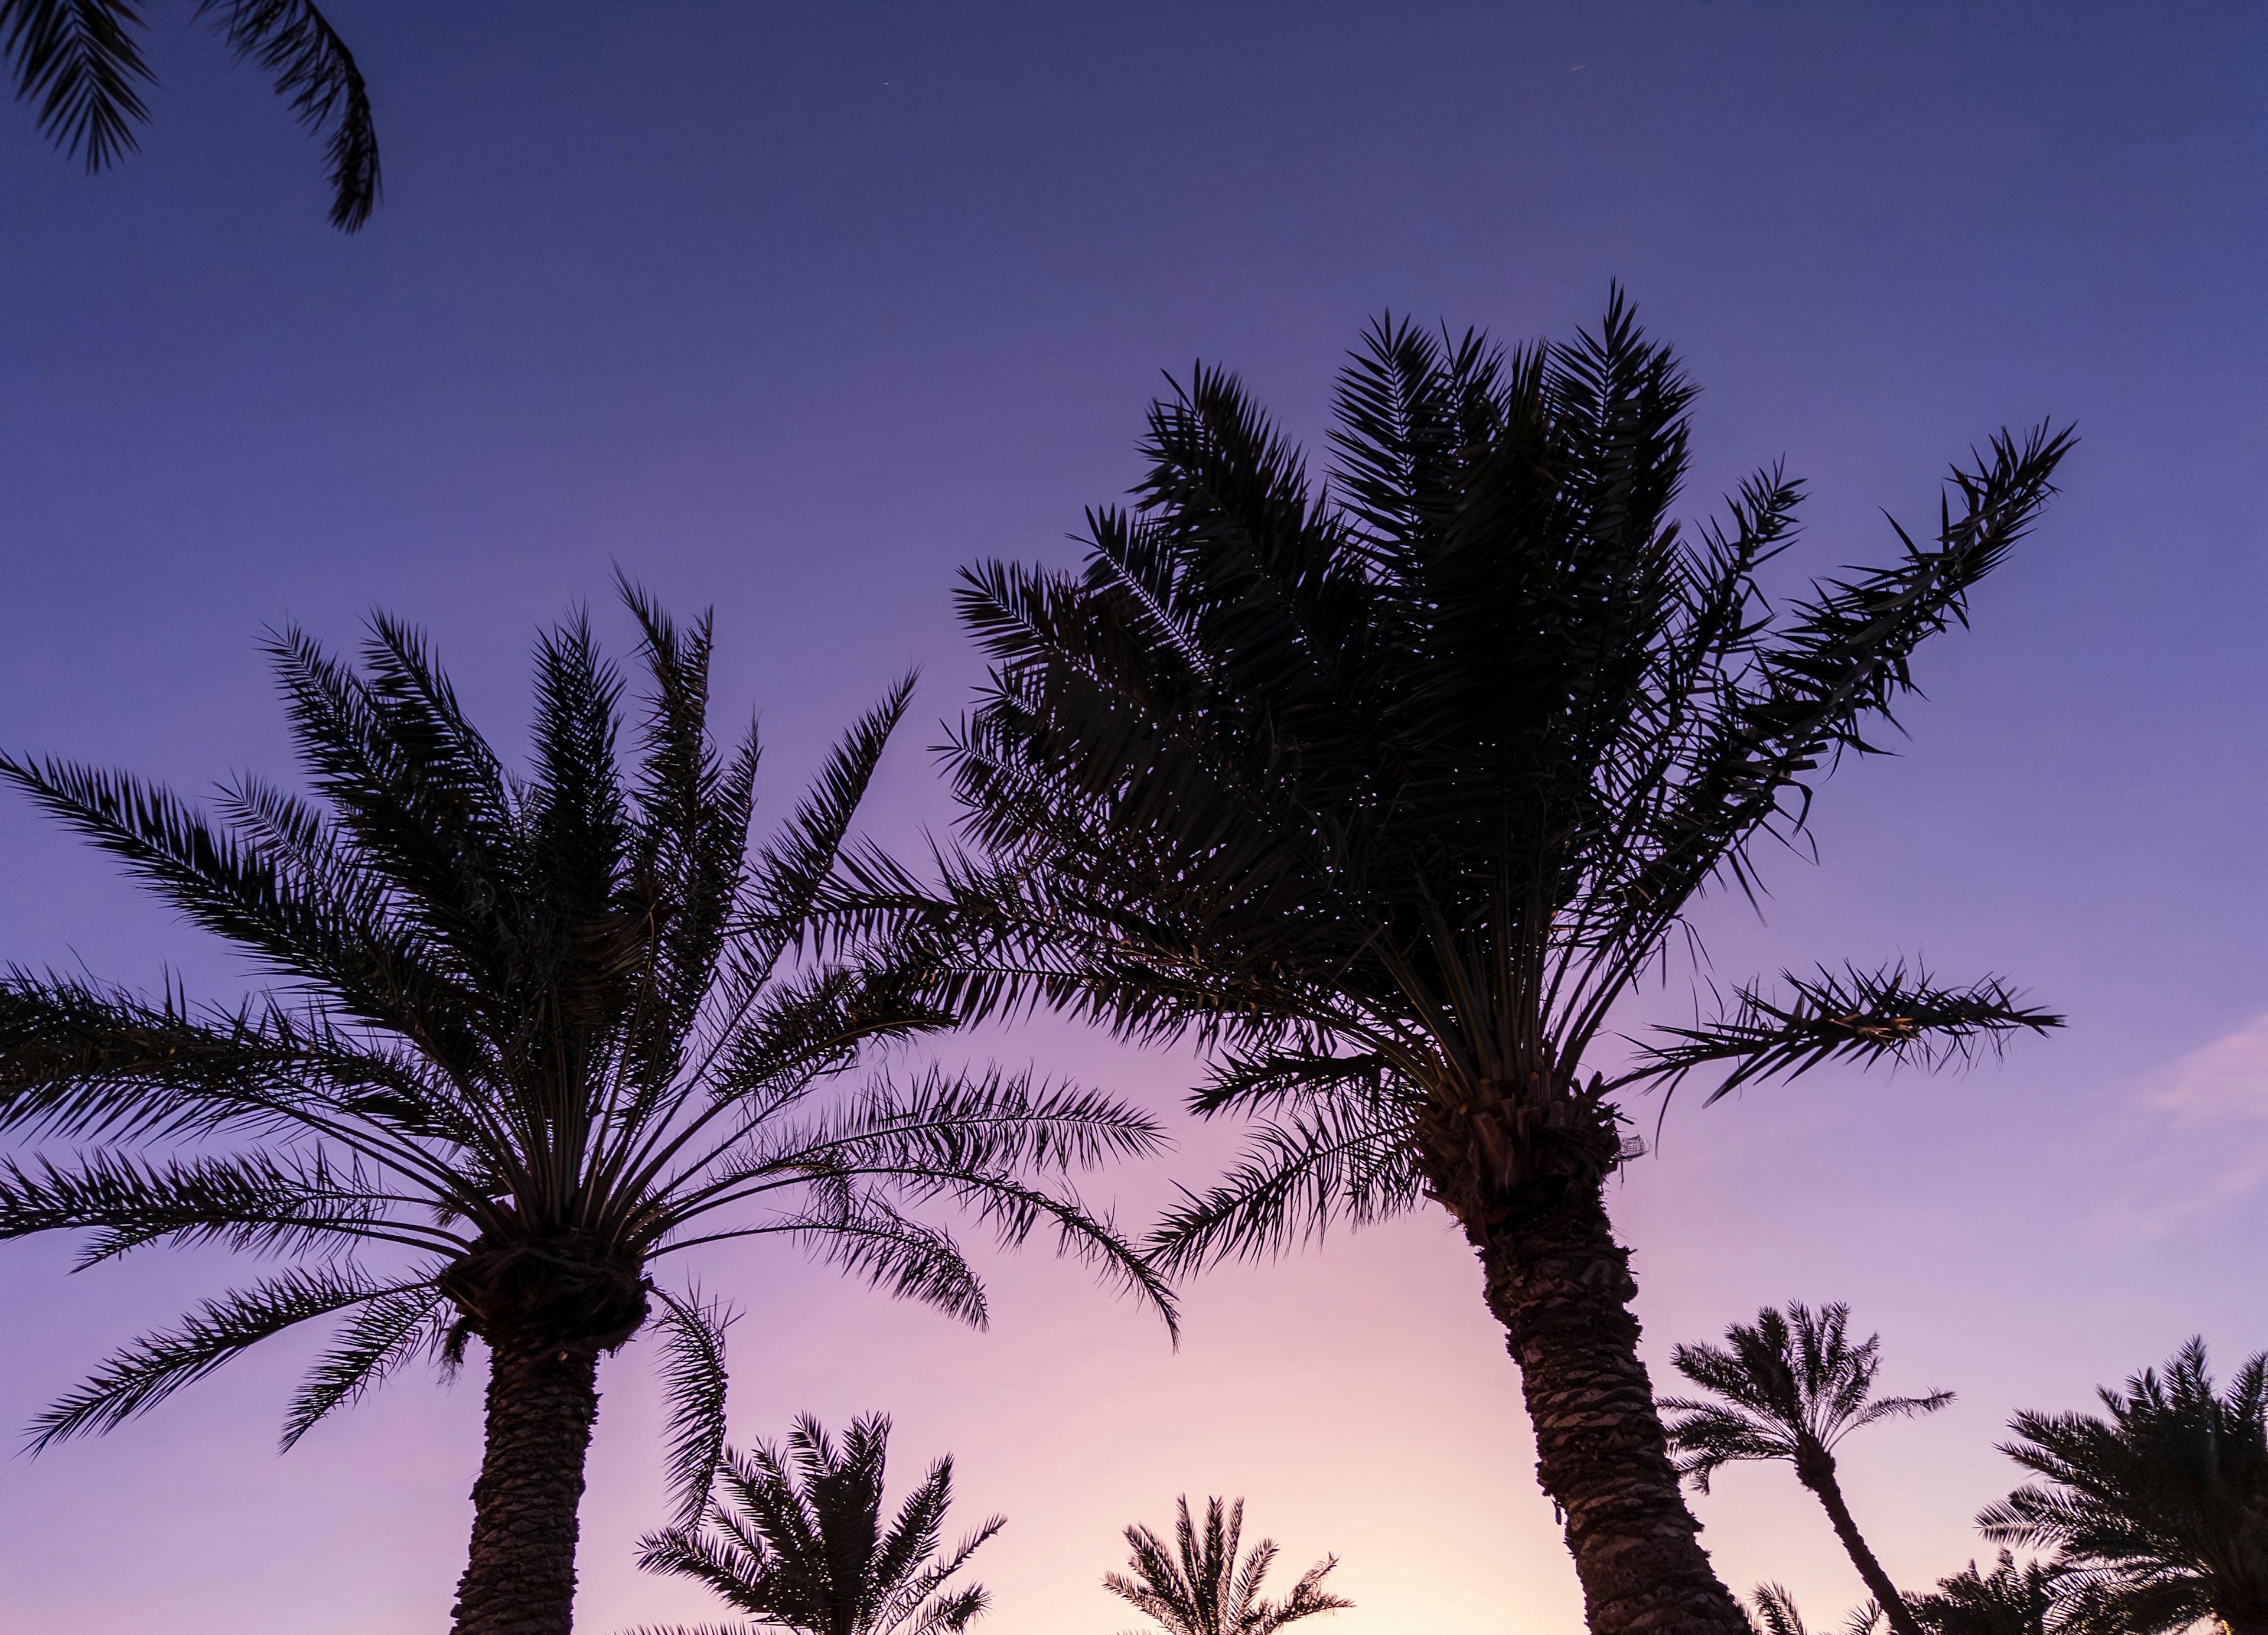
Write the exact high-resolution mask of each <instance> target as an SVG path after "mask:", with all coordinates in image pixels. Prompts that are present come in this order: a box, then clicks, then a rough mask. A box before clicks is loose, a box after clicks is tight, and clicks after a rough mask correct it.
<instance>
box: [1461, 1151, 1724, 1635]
mask: <svg viewBox="0 0 2268 1635" xmlns="http://www.w3.org/2000/svg"><path fill="white" fill-rule="evenodd" d="M1461 1213H1462V1216H1463V1225H1464V1227H1465V1234H1466V1236H1467V1237H1468V1238H1469V1239H1470V1240H1471V1241H1472V1244H1473V1246H1474V1248H1476V1249H1477V1250H1478V1251H1479V1253H1480V1258H1481V1266H1482V1270H1484V1273H1485V1274H1486V1277H1487V1282H1488V1304H1489V1309H1490V1310H1491V1311H1492V1312H1494V1313H1495V1314H1496V1316H1497V1320H1498V1321H1499V1322H1501V1323H1503V1324H1504V1326H1505V1331H1506V1336H1507V1337H1508V1341H1509V1348H1510V1350H1511V1351H1512V1356H1513V1361H1515V1362H1517V1363H1518V1364H1519V1365H1520V1381H1521V1389H1522V1391H1523V1392H1524V1393H1525V1394H1526V1396H1527V1398H1528V1418H1529V1419H1530V1420H1531V1421H1533V1422H1534V1424H1535V1451H1536V1455H1537V1458H1536V1465H1535V1469H1536V1476H1537V1477H1538V1478H1539V1479H1540V1480H1541V1482H1542V1483H1543V1491H1545V1492H1546V1493H1547V1494H1549V1495H1550V1498H1551V1501H1552V1503H1553V1505H1554V1506H1556V1507H1557V1509H1558V1510H1559V1512H1560V1513H1561V1514H1562V1515H1563V1516H1564V1517H1565V1523H1566V1533H1567V1548H1568V1550H1569V1551H1570V1552H1571V1553H1572V1555H1573V1556H1574V1558H1575V1572H1576V1575H1577V1576H1578V1577H1579V1578H1580V1580H1582V1585H1583V1606H1584V1613H1585V1617H1586V1618H1587V1621H1588V1623H1589V1625H1590V1629H1591V1635H1750V1631H1749V1621H1748V1617H1747V1615H1746V1614H1744V1613H1743V1612H1742V1610H1741V1607H1740V1603H1739V1602H1736V1601H1734V1599H1733V1596H1732V1593H1731V1592H1730V1591H1729V1590H1727V1588H1726V1587H1725V1586H1724V1585H1723V1583H1722V1582H1720V1581H1719V1579H1718V1577H1717V1574H1716V1571H1715V1569H1713V1568H1712V1567H1711V1565H1709V1554H1708V1552H1707V1551H1706V1550H1703V1549H1702V1548H1701V1542H1700V1539H1699V1538H1698V1536H1697V1535H1698V1534H1699V1533H1700V1531H1701V1524H1700V1522H1699V1521H1696V1520H1695V1519H1694V1516H1693V1513H1692V1512H1691V1511H1690V1510H1689V1509H1687V1508H1686V1505H1685V1499H1684V1496H1683V1494H1682V1493H1681V1492H1680V1491H1678V1481H1677V1471H1676V1469H1675V1467H1674V1466H1673V1465H1672V1464H1671V1463H1670V1459H1669V1447H1668V1439H1667V1438H1665V1437H1664V1436H1663V1434H1662V1430H1661V1418H1660V1416H1659V1415H1658V1414H1657V1413H1656V1412H1655V1410H1654V1406H1653V1382H1652V1381H1649V1380H1648V1379H1647V1377H1646V1365H1645V1364H1644V1363H1643V1362H1641V1361H1639V1360H1638V1319H1637V1318H1635V1317H1633V1316H1632V1315H1631V1311H1630V1302H1631V1298H1632V1297H1633V1296H1635V1295H1636V1294H1637V1293H1638V1285H1637V1284H1636V1283H1635V1282H1634V1281H1633V1280H1632V1279H1631V1274H1630V1251H1629V1250H1627V1249H1625V1248H1623V1247H1622V1245H1620V1244H1619V1243H1616V1241H1615V1238H1614V1232H1613V1229H1612V1227H1611V1226H1609V1223H1608V1220H1607V1212H1606V1204H1605V1202H1604V1200H1603V1198H1602V1196H1601V1192H1600V1187H1599V1183H1598V1182H1594V1181H1576V1182H1573V1183H1572V1185H1570V1187H1569V1189H1568V1190H1567V1191H1566V1192H1565V1194H1563V1195H1562V1196H1561V1197H1560V1198H1558V1199H1557V1200H1556V1201H1555V1202H1553V1203H1552V1204H1549V1205H1547V1206H1545V1207H1543V1208H1542V1209H1534V1208H1520V1209H1506V1210H1501V1211H1499V1210H1495V1209H1487V1210H1480V1211H1466V1212H1461Z"/></svg>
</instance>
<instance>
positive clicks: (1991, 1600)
mask: <svg viewBox="0 0 2268 1635" xmlns="http://www.w3.org/2000/svg"><path fill="white" fill-rule="evenodd" d="M2070 1579H2071V1574H2070V1572H2069V1571H2068V1570H2067V1569H2066V1568H2065V1567H2064V1566H2062V1565H2059V1564H2058V1563H2056V1562H2053V1561H2028V1562H2025V1563H2024V1564H2023V1565H2021V1566H2019V1565H2017V1563H2016V1558H2014V1556H2012V1555H2010V1554H2009V1553H2008V1552H2007V1550H2002V1551H2001V1552H2000V1561H1999V1565H1998V1566H1996V1567H1994V1568H1993V1569H1992V1572H1978V1571H1977V1564H1976V1563H1975V1562H1973V1561H1972V1562H1970V1564H1969V1565H1967V1566H1966V1567H1964V1568H1962V1570H1961V1571H1960V1572H1956V1573H1955V1574H1954V1575H1953V1576H1952V1577H1951V1578H1948V1579H1940V1580H1938V1584H1937V1587H1936V1588H1935V1589H1934V1590H1933V1591H1931V1592H1930V1593H1929V1594H1926V1595H1916V1596H1913V1597H1911V1599H1910V1600H1909V1601H1908V1602H1907V1605H1908V1606H1910V1607H1911V1608H1912V1609H1913V1615H1914V1617H1915V1618H1916V1619H1917V1620H1918V1622H1919V1623H1920V1624H1921V1626H1922V1627H1923V1628H1924V1629H1926V1630H1927V1631H1929V1632H1930V1635H2055V1632H2056V1631H2057V1630H2058V1627H2059V1624H2060V1620H2059V1619H2058V1617H2057V1616H2056V1615H2057V1613H2058V1609H2059V1607H2060V1606H2061V1604H2062V1603H2063V1602H2064V1601H2065V1599H2066V1594H2067V1592H2068V1588H2069V1585H2070Z"/></svg>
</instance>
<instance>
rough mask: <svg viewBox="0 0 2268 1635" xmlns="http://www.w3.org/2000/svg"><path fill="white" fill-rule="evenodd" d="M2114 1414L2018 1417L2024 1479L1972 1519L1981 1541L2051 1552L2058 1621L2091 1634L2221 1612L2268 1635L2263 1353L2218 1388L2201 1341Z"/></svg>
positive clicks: (2114, 1398)
mask: <svg viewBox="0 0 2268 1635" xmlns="http://www.w3.org/2000/svg"><path fill="white" fill-rule="evenodd" d="M2096 1395H2097V1396H2100V1397H2101V1398H2102V1405H2103V1408H2104V1409H2105V1410H2107V1412H2108V1415H2109V1417H2108V1418H2097V1417H2096V1416H2095V1415H2093V1414H2080V1413H2066V1414H2040V1413H2020V1414H2018V1415H2017V1416H2016V1417H2015V1418H2014V1420H2013V1421H2011V1422H2010V1425H2011V1428H2012V1429H2014V1431H2015V1432H2016V1434H2017V1437H2018V1439H2019V1440H2016V1441H2014V1442H2009V1443H2003V1444H2002V1445H2001V1449H2000V1451H2001V1452H2003V1453H2005V1454H2007V1455H2008V1456H2009V1457H2010V1458H2012V1459H2014V1461H2015V1462H2017V1463H2018V1464H2021V1465H2022V1466H2023V1467H2024V1468H2025V1469H2028V1470H2030V1471H2032V1472H2034V1473H2035V1474H2036V1475H2038V1476H2040V1477H2044V1478H2046V1485H2040V1484H2029V1485H2027V1486H2024V1487H2020V1488H2018V1489H2017V1490H2016V1491H2014V1492H2013V1493H2011V1494H2009V1495H2008V1497H2007V1499H2003V1500H2001V1501H2000V1502H1999V1504H1996V1505H1992V1506H1989V1507H1988V1508H1986V1509H1985V1512H1984V1513H1982V1514H1980V1515H1979V1516H1978V1517H1977V1526H1978V1527H1979V1528H1982V1529H1984V1533H1985V1537H1986V1538H1987V1539H1989V1540H1991V1541H1992V1542H1993V1543H1999V1544H2013V1545H2015V1546H2017V1547H2018V1548H2020V1549H2021V1548H2024V1547H2028V1546H2029V1547H2031V1548H2036V1549H2052V1550H2055V1551H2057V1560H2058V1563H2059V1564H2060V1565H2063V1566H2064V1567H2066V1569H2068V1571H2069V1572H2070V1574H2071V1576H2070V1579H2069V1580H2068V1586H2067V1588H2066V1594H2067V1595H2068V1597H2069V1602H2068V1605H2067V1606H2066V1609H2064V1611H2063V1614H2062V1617H2061V1619H2060V1622H2061V1623H2062V1624H2063V1625H2064V1626H2066V1627H2067V1628H2070V1629H2072V1630H2073V1631H2083V1632H2084V1635H2161V1632H2169V1631H2176V1630H2183V1629H2186V1628H2188V1627H2189V1626H2190V1625H2191V1624H2197V1623H2200V1622H2202V1621H2204V1620H2206V1619H2218V1620H2219V1621H2220V1624H2221V1625H2222V1627H2223V1628H2224V1629H2226V1630H2228V1631H2230V1632H2231V1635H2261V1632H2262V1631H2268V1354H2264V1355H2261V1356H2256V1357H2254V1358H2252V1359H2250V1361H2248V1362H2247V1363H2246V1364H2245V1365H2244V1366H2243V1367H2242V1368H2241V1369H2239V1370H2238V1371H2237V1374H2236V1377H2235V1379H2233V1380H2231V1381H2229V1384H2228V1390H2227V1391H2226V1392H2225V1393H2220V1394H2216V1392H2215V1390H2214V1388H2213V1376H2212V1375H2211V1374H2209V1373H2208V1372H2207V1371H2206V1367H2205V1342H2204V1341H2203V1340H2202V1339H2192V1340H2191V1341H2190V1343H2189V1344H2186V1345H2184V1346H2183V1347H2182V1349H2181V1350H2180V1351H2176V1353H2175V1354H2174V1356H2173V1359H2171V1360H2170V1361H2169V1363H2168V1364H2167V1365H2166V1371H2165V1373H2164V1374H2162V1375H2161V1374H2159V1373H2158V1372H2157V1371H2156V1370H2155V1369H2151V1368H2145V1369H2144V1370H2143V1371H2142V1372H2141V1373H2140V1374H2136V1375H2135V1376H2133V1377H2132V1379H2130V1380H2128V1381H2126V1389H2125V1391H2124V1394H2123V1395H2122V1394H2120V1393H2118V1392H2116V1391H2112V1390H2110V1389H2107V1388H2105V1389H2102V1390H2099V1391H2098V1392H2097V1393H2096Z"/></svg>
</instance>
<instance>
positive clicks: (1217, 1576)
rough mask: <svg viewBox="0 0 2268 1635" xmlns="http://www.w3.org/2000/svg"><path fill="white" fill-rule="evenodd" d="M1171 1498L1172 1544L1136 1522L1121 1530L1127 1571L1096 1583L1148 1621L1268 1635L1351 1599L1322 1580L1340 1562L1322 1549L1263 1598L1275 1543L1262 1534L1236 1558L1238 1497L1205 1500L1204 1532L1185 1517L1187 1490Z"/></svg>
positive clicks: (1202, 1632) (1222, 1633) (1169, 1634)
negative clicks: (1282, 1588)
mask: <svg viewBox="0 0 2268 1635" xmlns="http://www.w3.org/2000/svg"><path fill="white" fill-rule="evenodd" d="M1174 1503H1175V1520H1174V1548H1173V1550H1172V1551H1171V1552H1170V1553H1169V1552H1168V1551H1167V1548H1166V1542H1165V1540H1163V1539H1161V1538H1160V1537H1159V1536H1157V1535H1156V1534H1155V1533H1153V1532H1152V1531H1151V1530H1150V1529H1149V1528H1146V1527H1144V1526H1142V1525H1141V1524H1140V1523H1136V1524H1135V1525H1134V1526H1132V1527H1130V1528H1127V1529H1126V1542H1127V1543H1128V1544H1130V1545H1131V1546H1132V1547H1133V1550H1134V1554H1133V1557H1132V1558H1131V1559H1130V1560H1129V1561H1128V1562H1127V1564H1126V1565H1128V1566H1129V1567H1130V1569H1132V1572H1133V1576H1132V1577H1128V1576H1127V1575H1126V1574H1124V1573H1122V1572H1106V1573H1104V1574H1103V1575H1102V1587H1104V1588H1105V1589H1107V1590H1108V1591H1109V1592H1110V1593H1111V1594H1114V1595H1116V1596H1117V1597H1118V1598H1119V1599H1120V1600H1122V1601H1124V1602H1129V1603H1130V1604H1131V1605H1132V1606H1134V1607H1135V1608H1136V1609H1138V1610H1139V1611H1140V1612H1141V1613H1142V1615H1143V1616H1144V1617H1147V1618H1150V1619H1152V1621H1154V1622H1155V1623H1156V1624H1158V1626H1159V1627H1160V1629H1162V1630H1164V1631H1166V1635H1273V1632H1274V1631H1277V1630H1279V1629H1282V1628H1283V1627H1284V1626H1285V1624H1293V1623H1297V1622H1298V1621H1299V1620H1300V1619H1301V1618H1311V1617H1314V1616H1315V1615H1316V1614H1317V1613H1319V1612H1337V1611H1340V1610H1342V1609H1345V1608H1348V1607H1351V1606H1353V1605H1354V1602H1351V1601H1345V1600H1342V1599H1341V1598H1340V1597H1338V1596H1337V1595H1334V1594H1330V1593H1329V1591H1328V1590H1326V1589H1324V1588H1323V1587H1322V1582H1323V1578H1324V1575H1325V1574H1327V1573H1328V1572H1330V1570H1331V1569H1332V1568H1334V1567H1336V1566H1337V1565H1338V1564H1339V1558H1337V1556H1326V1557H1324V1558H1323V1559H1322V1560H1321V1561H1319V1562H1317V1563H1316V1564H1315V1565H1314V1566H1312V1567H1309V1568H1308V1569H1307V1572H1305V1573H1303V1574H1302V1575H1301V1576H1300V1581H1299V1582H1298V1583H1296V1584H1294V1585H1293V1586H1292V1593H1291V1594H1288V1595H1286V1596H1285V1597H1284V1599H1283V1600H1281V1601H1265V1600H1263V1599H1262V1598H1261V1594H1260V1587H1261V1581H1262V1580H1263V1579H1265V1578H1266V1577H1267V1576H1268V1569H1269V1567H1270V1565H1273V1564H1274V1562H1275V1560H1276V1553H1277V1552H1276V1542H1275V1541H1274V1540H1273V1539H1266V1538H1263V1539H1262V1540H1261V1541H1260V1542H1259V1543H1256V1544H1255V1545H1254V1546H1253V1547H1252V1549H1251V1550H1249V1551H1248V1553H1247V1554H1246V1555H1245V1557H1244V1558H1243V1560H1242V1561H1241V1562H1240V1561H1239V1560H1238V1559H1237V1548H1238V1545H1239V1543H1240V1542H1241V1539H1242V1536H1243V1533H1244V1501H1243V1500H1242V1499H1238V1500H1236V1501H1235V1502H1234V1503H1233V1505H1230V1506H1226V1507H1224V1506H1223V1505H1222V1504H1221V1501H1220V1500H1219V1499H1206V1500H1205V1519H1204V1530H1203V1531H1202V1532H1200V1531H1199V1530H1198V1528H1197V1526H1196V1524H1195V1523H1194V1522H1192V1521H1190V1519H1189V1496H1188V1495H1187V1494H1183V1495H1182V1497H1181V1498H1180V1499H1175V1501H1174Z"/></svg>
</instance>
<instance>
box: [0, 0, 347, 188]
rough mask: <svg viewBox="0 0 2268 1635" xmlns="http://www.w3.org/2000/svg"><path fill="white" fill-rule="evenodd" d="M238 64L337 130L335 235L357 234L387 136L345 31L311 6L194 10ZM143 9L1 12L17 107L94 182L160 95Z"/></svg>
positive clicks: (1, 8) (8, 2)
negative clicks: (33, 115)
mask: <svg viewBox="0 0 2268 1635" xmlns="http://www.w3.org/2000/svg"><path fill="white" fill-rule="evenodd" d="M195 16H196V18H197V19H198V20H199V21H201V22H210V24H211V25H212V26H213V29H214V32H216V33H218V34H219V35H220V36H221V38H222V39H223V40H225V41H226V42H227V44H228V47H229V48H230V50H231V51H232V52H233V53H234V54H235V56H236V59H237V61H238V62H239V63H244V62H249V63H254V65H256V66H257V67H259V68H261V69H264V70H267V72H268V73H269V75H271V76H272V77H274V79H275V84H276V94H277V95H278V96H284V97H289V98H290V99H291V112H292V113H293V114H295V115H297V116H298V121H299V122H300V124H302V125H304V126H306V128H307V129H310V130H315V131H320V130H323V129H327V128H328V129H329V131H330V133H331V136H330V142H329V144H328V148H327V151H326V153H325V158H327V159H328V161H329V165H330V183H331V225H332V226H334V227H336V228H339V229H341V230H342V231H343V232H357V231H358V230H359V229H360V228H361V227H362V225H363V224H364V223H365V222H367V221H368V220H369V219H370V214H371V212H372V210H375V209H377V208H378V194H379V185H378V130H377V127H376V125H375V124H374V123H373V122H372V118H371V109H370V90H369V87H368V86H366V85H364V84H363V77H362V70H361V69H359V68H358V67H357V66H356V64H355V59H354V53H353V52H351V51H350V50H349V49H347V43H346V41H343V40H342V39H341V38H340V37H339V33H338V31H337V30H336V29H335V28H333V27H332V26H331V25H330V23H329V21H328V19H327V18H325V17H324V16H323V14H322V12H321V11H320V10H318V9H317V7H316V6H315V5H314V4H313V0H197V8H196V11H195ZM144 26H146V25H145V24H144V19H143V16H142V7H141V4H139V0H0V57H4V58H5V59H6V62H7V65H8V67H9V68H10V69H11V70H14V73H15V77H16V96H17V99H18V100H19V101H25V102H33V101H36V102H37V103H38V104H39V122H40V130H41V131H42V132H43V133H45V134H46V136H48V139H49V140H50V141H52V142H53V143H54V144H55V145H56V146H57V147H59V148H61V149H63V151H65V152H67V153H71V154H76V155H79V156H82V157H84V158H85V160H86V167H87V169H88V170H90V171H99V170H102V169H104V168H106V167H107V166H111V165H113V164H115V163H116V162H117V161H118V160H119V159H121V158H124V157H125V156H126V155H127V154H129V153H131V152H133V151H135V149H136V147H138V146H139V145H140V144H139V143H138V142H137V141H136V137H135V135H134V128H135V127H136V125H139V124H142V123H144V122H145V121H147V120H148V119H149V117H150V109H149V106H148V105H147V104H146V103H144V101H143V99H142V89H141V88H142V87H143V86H144V85H154V84H155V83H157V76H156V75H154V74H152V73H151V71H150V64H149V63H148V62H147V61H146V60H145V59H144V56H143V55H142V48H141V46H140V44H139V43H138V42H137V41H136V39H135V35H136V33H138V32H139V31H140V30H141V29H142V28H144Z"/></svg>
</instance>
